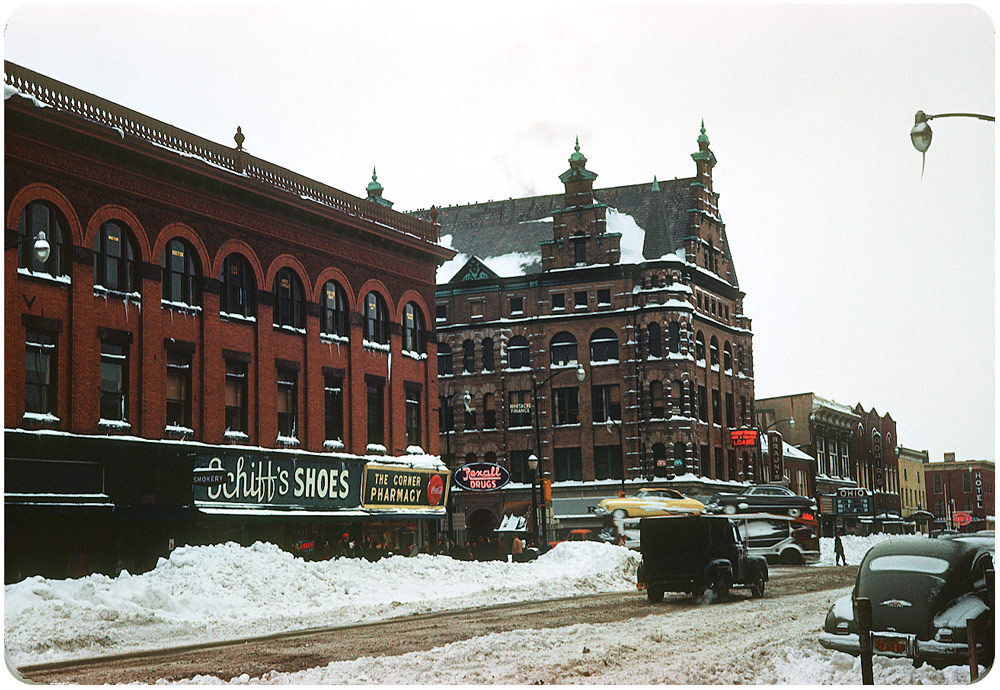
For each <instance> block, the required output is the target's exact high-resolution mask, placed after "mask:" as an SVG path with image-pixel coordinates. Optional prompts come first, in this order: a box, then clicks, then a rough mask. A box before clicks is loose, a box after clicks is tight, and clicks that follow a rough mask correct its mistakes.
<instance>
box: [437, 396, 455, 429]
mask: <svg viewBox="0 0 1000 690" xmlns="http://www.w3.org/2000/svg"><path fill="white" fill-rule="evenodd" d="M454 428H455V410H453V409H452V407H451V400H450V399H449V398H448V396H447V395H442V396H440V397H439V398H438V429H440V430H441V431H452V430H454Z"/></svg>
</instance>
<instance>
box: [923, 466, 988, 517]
mask: <svg viewBox="0 0 1000 690" xmlns="http://www.w3.org/2000/svg"><path fill="white" fill-rule="evenodd" d="M995 475H996V466H995V464H994V463H993V461H992V460H955V454H954V453H945V454H944V462H929V463H927V464H926V465H924V481H925V482H926V489H927V510H929V511H931V512H932V513H934V517H935V520H934V527H935V528H937V529H941V528H951V527H953V526H954V527H958V528H960V529H962V531H973V532H974V531H978V530H982V529H993V524H992V523H993V522H994V519H995V517H996V494H995V493H994V490H995V486H996V484H995V481H994V478H995ZM955 512H960V513H968V514H969V515H970V516H972V522H971V523H970V524H969V525H967V526H964V527H962V526H959V525H957V523H954V524H953V523H952V522H951V521H950V518H951V516H952V514H953V513H955ZM987 518H989V520H987ZM987 522H989V523H990V524H987Z"/></svg>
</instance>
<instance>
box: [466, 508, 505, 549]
mask: <svg viewBox="0 0 1000 690" xmlns="http://www.w3.org/2000/svg"><path fill="white" fill-rule="evenodd" d="M499 524H500V522H499V521H498V520H497V517H496V515H494V514H493V512H492V511H490V510H487V509H486V508H480V509H479V510H474V511H472V513H470V514H469V517H468V519H467V521H466V527H465V529H466V534H467V538H468V541H469V542H471V543H476V542H477V541H479V539H480V538H482V537H486V538H487V539H492V538H493V536H494V535H493V530H495V529H496V528H497V526H498V525H499Z"/></svg>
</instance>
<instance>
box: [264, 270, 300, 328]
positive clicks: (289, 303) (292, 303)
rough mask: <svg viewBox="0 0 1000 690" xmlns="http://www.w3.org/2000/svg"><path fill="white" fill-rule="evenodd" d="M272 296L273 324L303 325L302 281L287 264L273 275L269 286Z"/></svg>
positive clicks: (295, 326) (290, 326)
mask: <svg viewBox="0 0 1000 690" xmlns="http://www.w3.org/2000/svg"><path fill="white" fill-rule="evenodd" d="M271 291H272V293H273V297H274V325H275V326H287V327H289V328H303V327H304V326H305V310H304V309H303V308H302V307H303V305H302V283H301V282H300V281H299V277H298V276H297V275H295V271H293V270H292V269H291V268H289V267H288V266H285V267H284V268H282V269H281V270H279V271H278V272H277V274H275V276H274V285H273V286H272V287H271Z"/></svg>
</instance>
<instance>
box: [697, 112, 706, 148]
mask: <svg viewBox="0 0 1000 690" xmlns="http://www.w3.org/2000/svg"><path fill="white" fill-rule="evenodd" d="M702 142H705V143H706V144H707V143H708V135H706V134H705V118H701V134H699V135H698V143H699V144H700V143H702Z"/></svg>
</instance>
